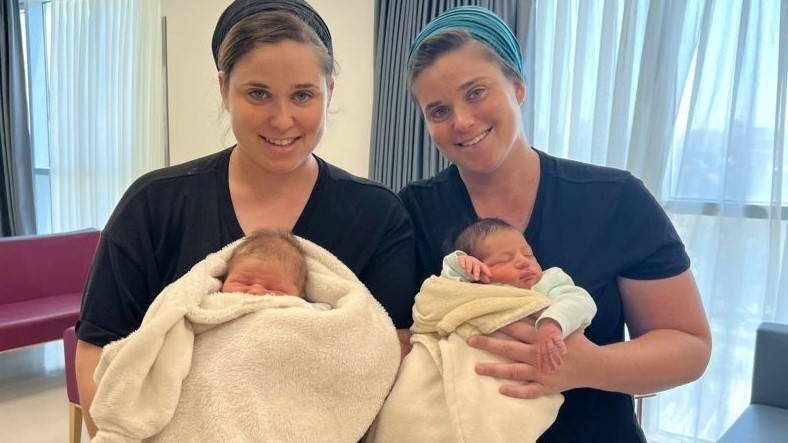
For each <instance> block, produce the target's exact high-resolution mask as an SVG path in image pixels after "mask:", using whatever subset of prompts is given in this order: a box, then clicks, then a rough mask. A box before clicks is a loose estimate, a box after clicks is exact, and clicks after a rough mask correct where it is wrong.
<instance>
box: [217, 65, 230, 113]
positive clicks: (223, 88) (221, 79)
mask: <svg viewBox="0 0 788 443" xmlns="http://www.w3.org/2000/svg"><path fill="white" fill-rule="evenodd" d="M217 77H218V79H219V91H220V92H221V93H222V106H224V109H225V110H229V109H228V108H227V88H226V86H225V82H224V80H225V78H226V77H225V75H224V71H219V74H218V75H217Z"/></svg>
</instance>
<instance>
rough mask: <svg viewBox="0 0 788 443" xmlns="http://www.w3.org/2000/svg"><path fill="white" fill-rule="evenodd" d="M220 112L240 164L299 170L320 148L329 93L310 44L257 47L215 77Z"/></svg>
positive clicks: (329, 81)
mask: <svg viewBox="0 0 788 443" xmlns="http://www.w3.org/2000/svg"><path fill="white" fill-rule="evenodd" d="M219 85H220V87H221V90H222V100H223V103H224V107H225V108H226V109H227V111H228V112H229V114H230V120H231V125H232V129H233V133H234V135H235V138H236V140H237V141H238V147H237V151H238V157H239V158H240V159H242V160H241V161H249V162H252V163H254V164H256V165H257V166H258V167H260V168H261V169H263V170H264V171H267V172H270V173H287V172H290V171H293V170H295V169H297V168H298V167H299V166H301V165H304V164H305V162H306V160H307V159H308V158H309V157H310V155H311V153H312V151H313V150H314V149H315V147H316V146H317V144H318V143H319V142H320V139H321V137H322V136H323V131H324V128H325V123H326V112H327V109H328V105H329V102H330V100H331V94H332V91H333V88H334V80H333V78H331V77H327V76H326V74H325V73H324V67H323V65H322V63H321V59H320V57H319V56H318V53H317V52H316V49H315V47H314V46H313V45H311V44H305V43H298V42H296V41H293V40H284V41H281V42H279V43H274V44H264V45H261V46H258V47H256V48H254V49H252V50H250V51H249V52H247V53H246V54H245V55H244V56H243V57H241V58H240V59H239V60H238V61H237V62H236V63H235V65H234V66H233V69H232V74H231V75H230V77H229V78H227V77H225V74H224V71H220V72H219Z"/></svg>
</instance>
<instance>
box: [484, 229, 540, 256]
mask: <svg viewBox="0 0 788 443" xmlns="http://www.w3.org/2000/svg"><path fill="white" fill-rule="evenodd" d="M524 246H527V247H528V248H529V249H530V246H529V245H528V242H526V241H525V237H524V236H523V234H521V233H520V232H519V231H517V230H515V229H498V230H496V231H493V232H490V233H489V234H487V236H485V237H484V238H483V239H481V240H479V242H478V243H477V244H476V248H475V249H476V250H477V251H478V252H479V253H483V254H492V253H495V252H499V251H507V250H517V249H520V248H522V247H524Z"/></svg>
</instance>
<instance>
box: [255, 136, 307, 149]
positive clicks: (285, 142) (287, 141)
mask: <svg viewBox="0 0 788 443" xmlns="http://www.w3.org/2000/svg"><path fill="white" fill-rule="evenodd" d="M260 138H262V139H263V140H265V141H266V142H268V143H270V144H272V145H275V146H289V145H291V144H293V142H294V141H296V140H298V137H291V138H268V137H263V136H262V135H261V136H260Z"/></svg>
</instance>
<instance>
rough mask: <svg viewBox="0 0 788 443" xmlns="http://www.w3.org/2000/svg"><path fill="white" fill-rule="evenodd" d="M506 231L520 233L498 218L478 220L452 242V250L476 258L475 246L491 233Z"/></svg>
mask: <svg viewBox="0 0 788 443" xmlns="http://www.w3.org/2000/svg"><path fill="white" fill-rule="evenodd" d="M506 229H511V230H513V231H517V232H520V231H519V230H518V229H517V228H515V227H514V226H512V225H510V224H509V223H506V222H505V221H503V220H501V219H500V218H495V217H488V218H480V219H478V220H476V221H474V222H472V223H471V224H470V225H468V226H466V227H465V228H464V229H463V230H462V231H461V232H460V234H459V235H458V236H457V238H456V239H455V240H454V249H455V250H459V251H462V252H464V253H466V254H468V255H472V256H474V257H475V256H476V250H475V249H476V246H477V245H478V244H479V242H480V241H482V240H484V239H485V238H486V237H487V236H488V235H490V234H492V233H493V232H498V231H502V230H506Z"/></svg>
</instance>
